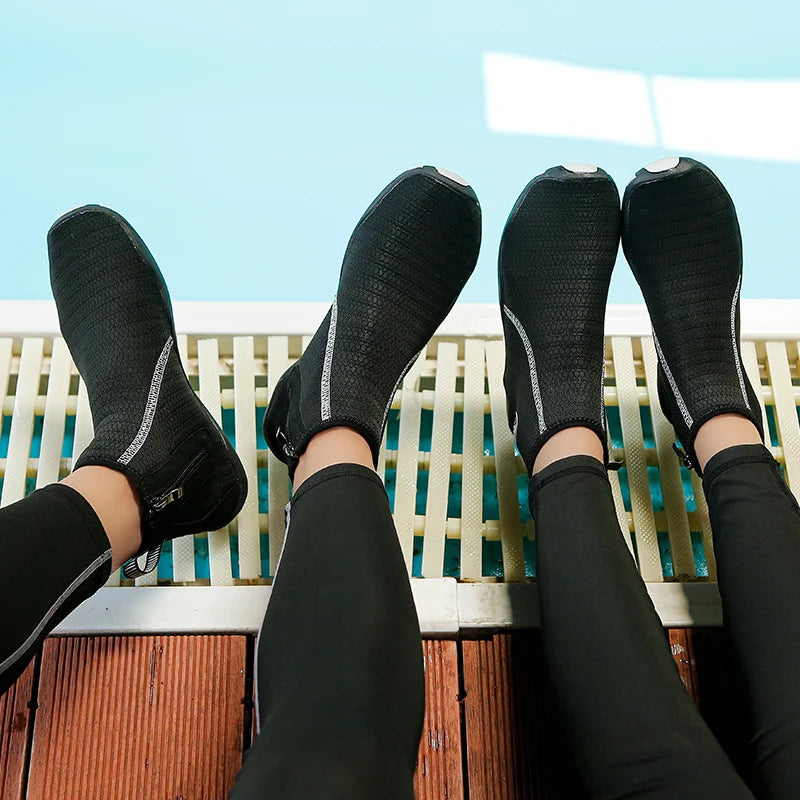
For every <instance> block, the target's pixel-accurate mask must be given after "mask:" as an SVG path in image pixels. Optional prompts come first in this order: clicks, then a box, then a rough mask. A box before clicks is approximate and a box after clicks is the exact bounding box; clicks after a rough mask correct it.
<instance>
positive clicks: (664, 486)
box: [642, 337, 697, 578]
mask: <svg viewBox="0 0 800 800" xmlns="http://www.w3.org/2000/svg"><path fill="white" fill-rule="evenodd" d="M642 355H643V358H644V371H645V379H646V381H647V389H648V393H649V396H650V417H651V419H652V421H653V435H654V438H655V442H656V451H657V453H658V467H659V469H658V471H659V476H660V479H661V496H662V497H663V499H664V512H665V513H666V515H667V526H668V529H669V530H668V533H669V543H670V551H671V553H672V567H673V571H674V575H675V577H676V578H682V577H689V578H694V577H696V575H697V567H696V566H695V563H694V550H693V549H692V535H691V533H690V531H689V517H688V515H687V512H686V498H685V496H684V494H683V479H682V477H681V468H680V463H679V461H678V458H677V456H676V454H675V451H674V450H673V449H672V445H673V443H674V442H675V430H674V428H673V427H672V425H670V423H669V421H668V420H667V418H666V417H665V416H664V412H663V411H662V410H661V406H660V405H659V402H658V386H657V372H658V358H657V356H656V349H655V346H654V345H653V340H652V339H651V338H650V337H646V338H643V339H642Z"/></svg>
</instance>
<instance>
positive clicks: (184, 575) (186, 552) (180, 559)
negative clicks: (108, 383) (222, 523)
mask: <svg viewBox="0 0 800 800" xmlns="http://www.w3.org/2000/svg"><path fill="white" fill-rule="evenodd" d="M178 353H179V354H180V357H181V364H183V369H184V371H185V372H186V374H187V375H189V374H190V372H189V337H188V336H186V334H178ZM172 580H174V581H175V582H176V583H181V582H185V583H194V580H195V569H194V536H193V535H189V536H179V537H178V538H177V539H173V540H172Z"/></svg>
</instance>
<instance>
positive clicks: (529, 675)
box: [461, 631, 585, 800]
mask: <svg viewBox="0 0 800 800" xmlns="http://www.w3.org/2000/svg"><path fill="white" fill-rule="evenodd" d="M461 647H462V653H463V671H464V692H465V700H464V710H465V723H466V749H467V778H468V782H469V792H468V795H469V797H470V800H532V799H533V798H536V799H537V800H540V799H541V798H559V800H568V798H583V797H585V795H584V793H583V792H582V790H581V789H580V788H579V786H578V783H577V778H576V775H575V767H574V766H573V765H572V762H571V760H570V757H569V755H568V753H567V750H566V745H565V743H564V740H563V736H562V734H561V732H560V731H559V729H558V726H557V723H556V721H555V715H554V711H553V708H552V706H551V703H550V700H549V696H548V693H547V690H546V686H547V680H546V677H545V674H544V660H543V657H542V649H541V637H540V635H539V632H538V631H523V632H515V633H511V634H495V635H494V636H492V637H491V638H488V639H477V640H465V641H463V642H462V644H461Z"/></svg>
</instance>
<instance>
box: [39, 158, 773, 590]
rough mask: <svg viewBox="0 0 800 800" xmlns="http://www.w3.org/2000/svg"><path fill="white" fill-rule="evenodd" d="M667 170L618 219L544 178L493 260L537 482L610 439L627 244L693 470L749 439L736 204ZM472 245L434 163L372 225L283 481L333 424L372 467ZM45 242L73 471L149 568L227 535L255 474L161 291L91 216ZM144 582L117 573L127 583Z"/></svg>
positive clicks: (630, 193)
mask: <svg viewBox="0 0 800 800" xmlns="http://www.w3.org/2000/svg"><path fill="white" fill-rule="evenodd" d="M676 162H677V163H675V164H674V165H670V166H669V167H668V168H666V169H662V170H661V171H649V170H647V169H645V170H642V171H640V172H639V173H638V174H637V176H636V178H635V179H634V180H633V181H632V182H631V184H630V185H629V186H628V189H627V191H626V193H625V199H624V203H623V211H622V215H621V216H620V208H619V195H618V193H617V190H616V187H615V185H614V183H613V181H612V180H611V178H610V177H609V176H608V175H607V174H606V173H605V172H603V171H602V170H599V169H597V168H596V167H591V168H590V167H586V166H578V165H574V166H572V167H569V168H567V167H554V168H553V169H550V170H548V171H547V172H546V173H544V174H543V175H540V176H539V177H537V178H535V179H534V180H533V181H532V182H531V183H530V184H529V185H528V186H527V187H526V188H525V190H524V191H523V193H522V195H521V196H520V198H519V200H518V201H517V203H516V205H515V206H514V209H513V210H512V212H511V215H510V217H509V221H508V223H507V225H506V229H505V231H504V234H503V239H502V243H501V247H500V263H499V273H500V301H501V307H502V314H503V323H504V325H505V333H506V343H507V358H506V372H505V385H506V392H507V398H508V410H509V422H510V425H511V426H512V428H513V430H514V433H515V436H516V439H517V445H518V447H519V450H520V453H521V455H522V457H523V459H524V460H525V463H526V464H527V466H528V470H529V471H530V470H531V468H532V465H533V462H534V460H535V457H536V454H537V453H538V451H539V449H540V448H541V446H542V445H543V444H544V442H545V441H546V440H547V439H548V438H549V437H550V436H551V435H552V434H553V433H555V432H557V431H558V430H562V429H563V428H566V427H570V426H574V425H583V426H586V427H589V428H591V429H592V430H595V431H597V433H598V435H599V436H600V438H601V441H603V442H604V443H605V440H606V436H605V413H604V406H603V399H602V382H603V322H604V317H605V304H606V297H607V293H608V284H609V280H610V276H611V270H612V267H613V264H614V260H615V258H616V253H617V249H618V245H619V238H620V229H622V240H623V246H624V248H625V252H626V255H627V256H628V259H629V261H630V262H631V265H632V267H633V270H634V273H635V275H636V277H637V280H638V281H639V284H640V286H641V287H642V291H643V293H644V295H645V300H646V301H647V304H648V308H649V310H650V315H651V318H652V320H653V327H654V332H655V335H656V337H657V351H658V354H659V361H660V373H659V396H660V398H661V402H662V405H663V407H664V409H665V412H666V413H667V415H668V416H669V418H670V419H671V420H672V422H673V424H674V425H675V427H676V430H677V432H678V435H679V437H680V439H681V441H682V442H683V444H684V446H685V447H686V448H687V452H688V454H689V458H691V459H693V457H694V456H693V447H692V444H693V441H694V435H695V433H696V431H697V429H698V427H699V426H700V425H701V424H702V423H703V422H704V421H705V420H707V419H708V418H710V417H711V416H714V415H715V414H719V413H723V412H734V413H739V414H743V415H744V416H746V417H748V418H749V419H752V420H753V422H754V423H755V424H756V426H757V427H758V428H759V430H760V426H761V419H760V415H759V414H758V413H757V412H758V405H757V402H756V400H755V396H754V394H753V391H752V388H751V387H750V385H749V383H748V382H747V378H746V376H745V375H744V371H743V369H742V367H741V357H740V353H739V344H738V326H739V311H738V309H739V303H738V300H739V284H740V280H741V240H740V235H739V228H738V223H737V221H736V214H735V211H734V208H733V204H732V202H731V200H730V197H729V196H728V194H727V192H726V191H725V189H724V187H723V186H722V185H721V184H720V182H719V181H718V180H717V178H716V177H715V176H714V175H713V173H711V171H710V170H708V168H706V167H704V166H703V165H702V164H698V163H697V162H694V161H692V160H690V159H681V160H679V161H678V160H676ZM651 170H652V167H651ZM480 238H481V215H480V206H479V204H478V200H477V198H476V196H475V193H474V192H473V191H472V189H471V188H470V187H469V186H468V185H467V184H465V183H464V182H463V181H462V180H461V179H460V178H458V176H456V175H453V174H452V173H449V172H447V171H445V170H439V169H436V168H434V167H420V168H417V169H413V170H410V171H409V172H406V173H403V174H402V175H400V176H399V177H398V178H397V179H396V180H394V181H393V182H392V183H391V184H389V186H387V187H386V189H384V191H383V192H382V193H381V194H380V195H379V196H378V197H377V199H376V200H375V201H374V202H373V203H372V205H371V206H370V207H369V208H368V209H367V211H366V212H365V214H364V216H363V217H362V218H361V220H360V221H359V223H358V225H357V226H356V228H355V231H354V233H353V235H352V237H351V239H350V242H349V244H348V247H347V251H346V253H345V257H344V263H343V266H342V271H341V277H340V282H339V288H338V291H337V295H336V298H335V300H334V303H333V305H332V307H331V309H330V311H329V312H328V314H327V316H326V318H325V320H324V321H323V323H322V325H321V326H320V328H319V330H318V331H317V333H316V335H315V336H314V337H313V339H312V341H311V343H310V344H309V346H308V348H307V350H306V352H305V354H304V355H303V356H302V358H300V360H299V361H298V362H297V363H295V364H294V365H293V366H292V367H291V368H290V369H289V370H288V371H287V373H286V374H285V375H284V376H283V378H282V379H281V381H280V382H279V383H278V386H277V387H276V390H275V392H274V395H273V397H272V400H271V402H270V405H269V408H268V409H267V413H266V415H265V418H264V433H265V436H266V439H267V442H268V444H269V446H270V448H271V449H272V450H273V451H274V452H275V453H276V455H278V457H279V458H281V459H282V460H284V461H285V462H286V463H287V464H288V465H289V469H290V473H293V471H294V469H295V467H296V465H297V461H298V458H299V456H300V455H301V454H302V453H303V451H304V450H305V448H306V446H307V445H308V443H309V441H310V440H311V438H312V437H313V436H314V435H316V434H317V433H319V432H320V431H323V430H325V429H327V428H331V427H337V426H346V427H350V428H352V429H354V430H356V431H358V432H359V433H361V434H362V435H363V436H364V437H365V439H366V440H367V442H369V444H370V447H371V449H372V453H373V458H374V460H375V462H376V463H377V459H378V451H379V448H380V442H381V439H382V435H383V430H384V427H385V425H386V419H387V416H388V411H389V407H390V405H391V401H392V398H393V396H394V393H395V390H396V388H397V386H398V384H399V383H400V381H401V380H402V378H403V376H404V375H405V374H406V372H407V371H408V370H409V369H410V367H411V365H412V364H413V363H414V360H415V359H416V358H417V356H418V355H419V353H420V351H421V350H422V349H423V348H424V347H425V345H426V344H427V342H428V341H429V339H430V338H431V336H432V335H433V334H434V332H435V331H436V329H437V327H438V326H439V324H440V323H441V322H442V320H443V319H444V318H445V316H446V315H447V313H448V312H449V310H450V309H451V308H452V306H453V304H454V303H455V301H456V299H457V297H458V295H459V294H460V292H461V290H462V288H463V286H464V284H465V283H466V281H467V279H468V278H469V276H470V275H471V273H472V271H473V269H474V267H475V263H476V261H477V257H478V251H479V248H480ZM48 245H49V251H50V265H51V282H52V286H53V292H54V296H55V299H56V304H57V307H58V313H59V320H60V323H61V329H62V332H63V334H64V338H65V340H66V342H67V344H68V346H69V348H70V351H71V352H72V355H73V358H74V360H75V363H76V364H77V366H78V369H79V370H80V372H81V375H82V376H83V378H84V380H85V382H86V385H87V389H88V394H89V400H90V404H91V409H92V417H93V420H94V426H95V438H94V440H93V441H92V443H91V444H90V445H89V447H88V448H87V450H86V451H85V452H84V453H83V454H82V456H81V457H80V459H79V460H78V462H77V464H76V467H80V466H84V465H87V464H99V465H103V466H107V467H111V468H113V469H116V470H119V471H121V472H123V473H124V474H125V475H127V476H128V478H129V479H130V481H131V482H132V484H133V486H134V488H135V489H136V491H137V492H138V495H139V499H140V503H141V507H142V512H143V513H142V532H143V543H142V554H144V553H146V554H147V562H146V564H145V565H144V571H147V570H149V569H152V568H154V567H155V564H156V562H157V558H158V552H159V549H160V546H161V544H162V543H163V542H164V541H165V540H167V539H171V538H175V537H177V536H182V535H185V534H190V533H197V532H201V531H205V530H214V529H216V528H219V527H222V526H223V525H225V524H226V523H227V522H229V521H230V520H231V519H232V518H233V517H234V516H235V515H236V514H237V513H238V512H239V510H240V509H241V507H242V505H243V503H244V500H245V497H246V494H247V480H246V476H245V474H244V472H243V470H242V467H241V464H240V463H239V460H238V458H237V457H236V454H235V453H234V451H233V450H232V449H231V447H230V445H229V444H228V442H227V440H226V438H225V436H224V435H223V433H222V431H220V429H219V428H218V426H217V425H216V423H215V422H214V421H213V419H212V418H211V416H210V415H209V414H208V412H207V411H206V409H205V408H204V407H203V405H202V403H201V402H200V401H199V399H198V398H197V397H196V395H195V393H194V391H193V390H192V388H191V386H190V384H189V382H188V379H187V378H186V375H185V373H184V371H183V367H182V365H181V362H180V359H179V357H178V354H177V349H176V346H175V330H174V325H173V321H172V311H171V306H170V301H169V295H168V292H167V288H166V285H165V283H164V280H163V278H162V276H161V273H160V272H159V270H158V267H157V266H156V264H155V261H154V260H153V258H152V256H151V255H150V253H149V251H148V250H147V248H146V246H145V245H144V243H143V242H142V240H141V239H140V238H139V237H138V235H137V234H136V233H135V231H133V229H132V228H131V227H130V226H129V225H128V224H127V223H126V222H125V220H123V219H122V218H121V217H120V216H119V215H117V214H115V213H114V212H113V211H109V210H108V209H105V208H101V207H98V206H88V207H84V208H80V209H77V210H75V211H72V212H70V213H69V214H67V215H65V216H64V217H62V218H61V219H60V220H59V221H58V222H56V224H55V225H54V226H53V228H52V229H51V231H50V233H49V235H48ZM141 572H142V567H141V566H140V565H139V564H138V563H137V562H136V561H133V560H132V561H131V562H129V563H128V564H127V565H126V574H127V575H128V576H135V575H137V574H141Z"/></svg>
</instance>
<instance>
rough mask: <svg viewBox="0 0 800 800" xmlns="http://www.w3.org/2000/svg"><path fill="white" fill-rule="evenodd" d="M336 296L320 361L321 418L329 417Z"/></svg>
mask: <svg viewBox="0 0 800 800" xmlns="http://www.w3.org/2000/svg"><path fill="white" fill-rule="evenodd" d="M338 310H339V304H338V296H337V297H334V298H333V305H332V306H331V321H330V323H329V325H328V341H327V343H326V344H325V360H324V361H323V363H322V385H321V387H320V397H321V400H320V405H321V409H320V413H321V416H322V419H323V420H328V419H330V418H331V366H332V364H333V348H334V345H335V344H336V318H337V316H338Z"/></svg>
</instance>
